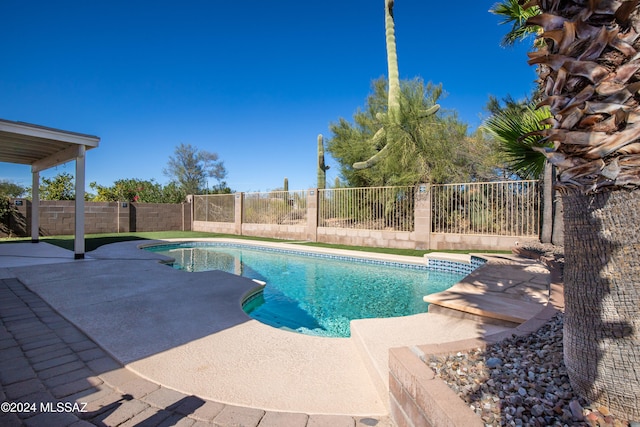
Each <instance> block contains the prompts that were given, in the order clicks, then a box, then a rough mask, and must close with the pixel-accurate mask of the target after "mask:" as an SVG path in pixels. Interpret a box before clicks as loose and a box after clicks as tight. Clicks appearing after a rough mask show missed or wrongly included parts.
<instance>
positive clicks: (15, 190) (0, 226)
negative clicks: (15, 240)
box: [0, 180, 26, 236]
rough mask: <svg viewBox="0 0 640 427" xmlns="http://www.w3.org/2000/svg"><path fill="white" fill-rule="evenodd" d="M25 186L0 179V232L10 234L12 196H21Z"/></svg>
mask: <svg viewBox="0 0 640 427" xmlns="http://www.w3.org/2000/svg"><path fill="white" fill-rule="evenodd" d="M25 191H26V188H25V187H23V186H21V185H19V184H16V183H14V182H11V181H8V180H2V181H0V232H2V233H4V234H7V235H9V236H10V235H11V233H12V230H11V229H10V228H9V216H10V215H11V212H12V210H13V206H12V204H11V200H10V199H12V198H18V197H21V196H22V195H23V194H24V193H25Z"/></svg>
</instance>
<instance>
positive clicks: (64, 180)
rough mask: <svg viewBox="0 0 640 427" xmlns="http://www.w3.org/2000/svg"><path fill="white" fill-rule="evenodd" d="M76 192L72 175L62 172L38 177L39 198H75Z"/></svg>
mask: <svg viewBox="0 0 640 427" xmlns="http://www.w3.org/2000/svg"><path fill="white" fill-rule="evenodd" d="M75 198H76V192H75V185H74V179H73V176H72V175H71V174H69V173H67V172H62V173H59V174H57V175H56V176H54V177H53V178H46V177H42V178H41V179H40V199H41V200H75Z"/></svg>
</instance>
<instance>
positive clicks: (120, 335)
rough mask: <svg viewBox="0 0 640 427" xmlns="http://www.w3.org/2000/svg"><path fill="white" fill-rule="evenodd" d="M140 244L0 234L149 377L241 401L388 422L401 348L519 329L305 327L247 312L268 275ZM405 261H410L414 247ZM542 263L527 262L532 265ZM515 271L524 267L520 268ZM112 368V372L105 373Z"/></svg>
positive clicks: (37, 285) (87, 328)
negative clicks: (324, 332) (87, 246)
mask: <svg viewBox="0 0 640 427" xmlns="http://www.w3.org/2000/svg"><path fill="white" fill-rule="evenodd" d="M242 243H246V242H245V241H242ZM140 244H141V242H140V241H134V242H124V243H118V244H112V245H106V246H103V247H101V248H99V249H98V250H96V251H93V252H91V253H88V254H87V259H85V260H77V261H74V260H73V253H72V252H71V251H64V250H62V249H60V248H57V247H54V246H52V245H48V244H46V243H39V244H37V245H34V244H31V243H26V244H15V243H14V244H5V245H0V279H4V280H16V281H18V282H19V283H22V284H24V285H26V287H27V288H28V289H30V290H31V291H33V292H35V293H36V294H37V295H39V296H40V297H41V298H42V299H43V300H44V301H46V302H47V303H48V304H49V305H51V307H53V309H55V310H56V311H57V312H59V313H60V314H61V315H62V316H64V317H65V318H66V319H68V320H69V321H70V322H71V323H73V324H74V325H75V326H77V327H78V328H80V329H81V330H82V331H83V332H84V333H86V334H87V335H88V336H89V338H91V340H93V341H95V343H97V344H98V345H99V346H100V347H101V348H102V349H104V350H105V351H106V352H108V353H109V354H110V355H111V356H113V358H115V359H116V360H117V361H119V362H120V363H122V364H123V365H125V366H126V369H125V370H124V371H125V372H127V373H128V374H129V375H131V374H132V373H133V374H135V375H137V376H138V379H139V380H140V381H141V382H145V381H146V382H145V384H146V383H149V384H156V385H161V386H162V387H163V388H166V389H167V390H174V392H175V391H177V392H179V393H182V394H183V395H185V396H197V397H198V398H200V399H204V400H205V401H211V402H215V403H217V404H219V405H223V406H224V405H227V406H229V405H232V406H230V407H233V408H236V407H244V408H252V409H255V410H258V411H265V410H266V411H269V412H267V413H274V414H280V413H289V414H290V413H298V414H312V416H315V415H318V416H319V415H322V416H325V417H328V416H342V417H345V418H343V420H344V421H345V422H346V423H347V424H345V425H354V423H358V422H359V421H358V419H359V418H358V417H360V419H361V417H373V418H367V420H369V419H370V420H376V421H377V422H382V423H385V422H388V421H387V418H386V417H387V416H388V413H389V409H388V397H387V393H386V387H387V386H386V381H385V379H384V378H385V376H386V375H388V373H387V372H388V371H387V368H386V363H387V360H388V359H387V357H388V350H389V348H390V347H398V346H409V345H418V344H420V345H423V344H438V343H443V342H449V341H458V340H463V339H469V338H475V337H482V336H485V335H492V334H495V333H498V332H500V331H507V330H509V328H508V327H506V326H502V325H495V324H491V323H487V322H482V321H478V320H476V319H459V318H455V317H452V316H449V315H446V314H437V313H424V314H419V315H415V316H408V317H404V318H395V319H370V320H360V321H355V322H354V323H353V324H352V338H350V339H348V338H321V337H311V336H306V335H301V334H295V333H291V332H287V331H283V330H278V329H275V328H272V327H269V326H266V325H263V324H261V323H260V322H257V321H255V320H253V319H251V318H249V317H248V316H247V315H246V314H244V312H243V311H242V310H241V307H240V301H241V300H242V298H243V296H244V295H246V294H247V293H248V292H250V291H251V289H253V288H255V286H256V284H255V283H253V282H251V281H250V280H248V279H244V278H241V277H237V276H233V275H229V274H226V273H223V272H203V273H185V272H181V271H177V270H173V269H171V268H168V267H167V266H164V265H161V264H160V263H158V261H159V260H162V259H164V258H163V257H162V256H159V255H157V254H153V253H151V252H146V251H141V250H139V249H138V245H140ZM259 244H260V245H265V243H263V242H260V243H259ZM283 246H285V247H289V246H294V247H295V248H296V249H298V250H305V251H306V250H313V249H314V248H309V247H306V246H305V247H300V246H296V245H283ZM322 250H324V249H322ZM60 251H63V252H60ZM66 252H68V256H69V258H68V259H67V258H65V253H66ZM357 255H358V256H363V254H362V253H357ZM374 256H383V255H374ZM383 257H385V258H387V259H388V258H389V257H388V256H383ZM398 260H400V261H402V262H407V257H400V258H399V259H398ZM65 261H66V262H65ZM413 262H420V261H419V260H416V259H415V258H414V259H413ZM513 262H515V261H513ZM530 268H531V264H530V263H526V265H523V266H522V268H521V269H520V270H522V271H524V270H526V269H530ZM511 274H515V275H516V276H517V277H522V276H518V275H519V274H521V273H519V272H518V269H517V268H512V273H511ZM522 274H523V273H522ZM536 274H540V275H541V277H542V276H544V272H538V273H536ZM529 275H530V274H529ZM517 277H515V278H517ZM481 279H482V277H479V278H477V280H481ZM512 279H514V278H510V280H512ZM12 283H13V282H12ZM518 283H520V282H518ZM523 286H525V284H524V282H523ZM509 288H510V289H511V290H512V291H513V290H514V289H517V284H516V288H514V287H512V286H510V287H509ZM513 304H515V305H517V304H518V300H517V299H513ZM542 308H543V305H542V304H541V305H540V309H542ZM114 369H115V370H117V369H116V368H114ZM105 375H106V376H107V378H108V377H109V372H106V373H100V374H99V375H98V378H102V376H105ZM101 381H104V380H101ZM131 381H133V380H131ZM3 387H4V384H3ZM147 406H148V405H147ZM140 407H142V406H140ZM263 415H264V412H263ZM305 416H306V418H305V423H304V424H300V423H298V424H291V425H307V422H308V423H309V425H311V421H310V420H311V419H312V417H311V416H309V415H305ZM261 419H262V418H261ZM265 419H266V418H265ZM315 419H317V420H320V418H317V417H316V418H315ZM325 420H326V418H325ZM349 420H351V421H350V422H351V424H348V423H349ZM335 421H336V420H335V419H334V420H333V422H335ZM258 422H261V421H260V419H259V420H258ZM318 422H320V421H318ZM371 422H372V421H371ZM218 424H220V423H218ZM248 425H249V424H248ZM255 425H257V423H255ZM260 425H266V424H265V423H263V424H260ZM313 425H322V424H313ZM327 425H335V424H327ZM361 425H374V424H371V423H369V424H361ZM377 425H385V424H377Z"/></svg>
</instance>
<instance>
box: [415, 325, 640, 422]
mask: <svg viewBox="0 0 640 427" xmlns="http://www.w3.org/2000/svg"><path fill="white" fill-rule="evenodd" d="M562 326H563V317H562V314H559V315H557V316H556V317H554V318H553V319H551V320H550V321H549V322H548V323H547V324H546V325H544V326H543V327H542V328H540V329H539V330H538V331H536V332H534V333H532V334H531V335H528V336H525V337H516V336H513V337H511V338H507V339H505V340H504V341H501V342H499V343H497V344H494V345H492V346H490V347H487V348H486V349H485V350H482V349H480V348H474V349H472V350H469V351H467V352H458V353H457V354H453V355H451V356H448V357H446V356H444V357H437V358H432V359H430V360H429V361H428V362H426V363H427V364H428V366H430V367H431V368H432V369H433V370H434V372H435V373H436V376H438V377H439V378H441V379H442V380H443V381H445V382H446V383H447V384H448V385H449V387H451V389H452V390H453V391H454V392H455V393H457V394H458V396H459V397H460V398H461V399H462V400H464V401H465V402H466V403H467V404H468V405H470V406H472V407H473V410H474V412H475V413H476V414H477V415H478V416H479V417H480V418H481V419H482V420H483V422H484V423H485V425H491V426H498V425H502V426H531V427H533V426H565V425H566V426H577V425H580V426H583V425H591V426H600V427H604V426H607V427H640V422H631V423H629V422H628V421H626V420H619V419H616V418H615V417H613V416H611V415H610V412H609V410H608V408H606V407H597V409H596V407H590V406H589V402H586V401H584V400H583V399H582V398H580V397H579V396H578V395H576V394H574V392H573V389H572V387H571V384H570V382H569V378H568V377H567V369H566V367H565V366H564V363H563V354H562ZM584 408H587V409H584ZM586 415H589V416H588V421H587V420H585V416H586ZM586 423H588V424H586Z"/></svg>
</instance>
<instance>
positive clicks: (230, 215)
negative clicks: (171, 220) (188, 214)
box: [193, 194, 236, 222]
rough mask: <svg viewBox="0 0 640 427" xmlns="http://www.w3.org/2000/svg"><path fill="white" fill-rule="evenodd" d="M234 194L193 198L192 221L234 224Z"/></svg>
mask: <svg viewBox="0 0 640 427" xmlns="http://www.w3.org/2000/svg"><path fill="white" fill-rule="evenodd" d="M235 216H236V215H235V195H234V194H207V195H201V196H193V220H194V221H210V222H235Z"/></svg>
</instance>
